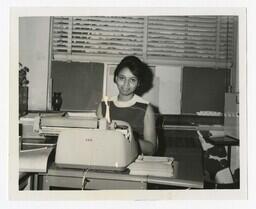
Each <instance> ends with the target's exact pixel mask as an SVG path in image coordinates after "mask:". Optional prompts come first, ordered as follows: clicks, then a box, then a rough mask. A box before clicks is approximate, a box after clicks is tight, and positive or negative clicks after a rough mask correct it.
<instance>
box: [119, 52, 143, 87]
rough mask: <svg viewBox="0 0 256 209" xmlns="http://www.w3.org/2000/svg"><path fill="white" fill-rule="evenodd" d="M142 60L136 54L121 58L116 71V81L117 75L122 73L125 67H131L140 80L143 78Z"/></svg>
mask: <svg viewBox="0 0 256 209" xmlns="http://www.w3.org/2000/svg"><path fill="white" fill-rule="evenodd" d="M141 66H142V62H141V60H140V59H139V58H138V57H135V56H127V57H125V58H123V59H122V60H121V62H120V63H119V64H118V65H117V67H116V69H115V73H114V82H115V83H116V77H117V76H118V74H119V73H120V71H121V70H122V69H124V68H129V69H130V71H131V73H132V74H133V75H135V76H136V77H137V79H138V81H139V83H140V82H141V80H142V76H143V75H142V73H141V72H142V69H141Z"/></svg>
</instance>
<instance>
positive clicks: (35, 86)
mask: <svg viewBox="0 0 256 209" xmlns="http://www.w3.org/2000/svg"><path fill="white" fill-rule="evenodd" d="M49 30H50V17H32V18H30V17H21V18H20V22H19V62H20V63H22V64H23V65H24V66H27V67H28V68H29V70H30V71H29V73H28V75H27V78H28V80H29V99H28V108H29V110H46V104H47V77H48V60H49V34H50V31H49Z"/></svg>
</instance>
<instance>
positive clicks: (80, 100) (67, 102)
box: [51, 61, 104, 111]
mask: <svg viewBox="0 0 256 209" xmlns="http://www.w3.org/2000/svg"><path fill="white" fill-rule="evenodd" d="M51 76H52V92H61V93H62V98H63V103H62V107H61V110H73V111H76V110H77V111H85V110H96V109H97V106H98V103H99V102H100V101H101V98H102V93H103V76H104V64H102V63H82V62H70V63H67V62H61V61H53V62H52V75H51Z"/></svg>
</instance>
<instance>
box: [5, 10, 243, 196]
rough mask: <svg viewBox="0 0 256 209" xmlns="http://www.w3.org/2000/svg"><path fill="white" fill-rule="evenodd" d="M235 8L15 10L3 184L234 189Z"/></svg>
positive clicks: (238, 175) (238, 100)
mask: <svg viewBox="0 0 256 209" xmlns="http://www.w3.org/2000/svg"><path fill="white" fill-rule="evenodd" d="M242 11H243V10H242ZM244 15H245V13H243V12H237V11H236V10H234V11H233V12H223V11H222V12H219V13H218V12H217V11H215V12H213V11H211V12H208V13H207V12H204V10H202V11H201V13H200V12H199V14H194V13H193V12H187V13H186V12H182V13H181V14H178V13H172V12H169V13H166V12H164V13H161V12H160V13H159V14H157V13H153V14H151V13H150V12H149V13H145V12H144V13H140V12H138V13H136V14H132V15H131V14H130V13H127V14H126V13H124V14H120V13H117V14H116V13H115V12H113V13H112V14H111V13H110V12H109V13H107V14H106V13H100V12H96V13H95V14H94V13H93V12H87V13H86V14H85V15H81V13H77V14H76V13H75V12H73V13H67V15H63V14H61V13H60V12H59V13H56V15H55V14H52V13H50V14H49V15H48V14H47V13H46V14H45V15H36V16H35V15H34V16H32V15H31V16H28V15H19V14H18V15H15V18H14V19H15V20H16V21H15V24H16V25H15V26H16V27H14V28H15V30H14V31H13V32H14V33H16V36H15V37H16V38H17V40H16V42H17V44H16V45H17V50H16V55H17V58H18V60H16V59H14V60H13V61H17V63H14V62H12V66H13V67H14V68H15V67H16V69H17V70H16V71H17V72H15V74H14V75H15V76H16V77H17V79H16V80H15V82H16V81H17V84H14V85H16V86H17V88H16V89H17V92H18V93H17V96H18V98H17V102H16V103H14V104H15V105H16V106H17V107H16V108H17V113H18V120H17V119H16V120H15V121H14V124H13V125H14V126H13V127H16V128H17V129H18V131H17V132H15V133H16V134H17V136H16V135H15V133H13V134H12V135H11V136H12V137H11V139H10V140H11V143H14V145H15V147H14V148H13V147H12V148H10V150H9V151H10V153H13V152H15V153H16V154H15V155H14V156H12V157H10V160H9V163H10V164H12V162H14V164H15V165H16V168H14V167H15V166H11V169H10V171H12V172H14V173H15V174H12V176H13V177H14V178H15V179H13V180H12V182H11V185H12V186H11V188H12V189H13V188H14V190H16V194H18V195H22V194H29V195H31V197H32V196H33V194H36V195H37V194H38V191H44V192H47V194H49V195H51V194H54V193H56V192H60V191H61V192H62V193H64V194H65V197H67V198H69V194H70V192H71V191H72V192H79V194H81V196H82V197H81V198H80V199H81V200H83V196H84V195H83V194H88V193H89V194H91V195H92V194H93V193H90V192H95V191H98V192H104V194H108V195H110V194H111V192H114V193H113V194H117V193H116V192H118V193H119V192H120V194H122V192H126V193H129V191H132V192H138V193H139V192H140V191H141V192H153V193H158V194H161V195H162V194H163V192H167V194H168V195H170V198H171V199H172V198H174V197H175V195H174V196H172V194H179V195H181V196H182V193H183V192H186V195H187V196H186V197H188V196H189V193H191V197H192V196H193V194H194V193H197V192H199V193H200V194H207V192H210V194H211V195H210V196H211V198H213V199H214V196H212V195H213V194H215V193H216V194H217V195H216V197H217V196H218V194H219V195H220V196H221V195H222V192H228V193H229V194H234V195H233V199H234V198H235V199H236V198H237V199H241V198H242V197H244V195H245V193H246V188H247V181H246V174H247V170H246V166H245V165H246V162H244V159H246V158H245V155H244V153H245V148H246V147H245V146H246V138H243V137H244V136H245V134H244V131H245V130H244V128H245V118H246V115H245V108H244V106H245V98H246V97H245V94H246V92H245V85H246V83H245V82H244V81H243V82H241V79H242V78H244V75H245V73H246V68H244V67H243V66H242V67H241V64H243V63H244V62H245V59H244V58H245V56H244V54H243V55H242V56H241V47H240V45H241V43H244V41H243V40H242V38H244V33H245V31H244V32H241V28H244V27H245V25H241V23H243V24H245V21H244V19H245V18H244ZM240 138H241V139H240ZM14 141H15V142H14ZM15 156H16V157H15ZM12 160H13V161H12ZM12 168H14V169H13V170H12ZM74 190H75V191H74ZM27 192H29V193H27ZM109 192H110V193H109ZM94 194H95V196H97V194H96V193H94ZM29 195H27V196H29ZM146 195H147V193H146ZM168 195H162V196H163V198H164V199H166V198H167V197H168ZM179 195H178V196H177V197H179ZM71 196H72V194H71ZM71 196H70V197H71ZM103 196H104V195H103ZM103 196H101V198H103V199H104V197H103ZM113 196H114V195H113ZM159 196H160V195H159ZM184 197H185V196H184ZM207 197H208V198H209V196H207V195H206V198H207ZM112 198H114V199H115V197H112ZM223 198H224V197H223ZM28 199H29V198H28ZM45 199H47V198H45ZM188 199H189V198H188ZM224 199H225V198H224Z"/></svg>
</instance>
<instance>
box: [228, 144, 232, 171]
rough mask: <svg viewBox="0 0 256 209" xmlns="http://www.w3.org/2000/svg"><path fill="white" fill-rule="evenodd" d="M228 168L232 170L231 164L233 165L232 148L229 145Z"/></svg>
mask: <svg viewBox="0 0 256 209" xmlns="http://www.w3.org/2000/svg"><path fill="white" fill-rule="evenodd" d="M227 155H228V167H229V168H230V164H231V146H230V145H228V153H227Z"/></svg>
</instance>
